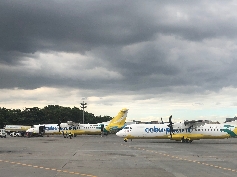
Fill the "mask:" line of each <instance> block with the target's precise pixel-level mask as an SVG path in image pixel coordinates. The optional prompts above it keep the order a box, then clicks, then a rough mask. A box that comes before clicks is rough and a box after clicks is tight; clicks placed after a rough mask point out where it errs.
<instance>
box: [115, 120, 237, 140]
mask: <svg viewBox="0 0 237 177" xmlns="http://www.w3.org/2000/svg"><path fill="white" fill-rule="evenodd" d="M171 118H172V116H170V118H169V123H164V124H132V125H127V126H126V127H124V128H123V129H122V130H120V131H119V132H117V133H116V135H117V136H119V137H123V138H124V141H125V142H127V140H128V139H131V140H132V139H170V140H176V141H181V142H185V143H191V142H192V141H193V140H200V139H225V138H230V137H236V136H237V125H233V124H228V123H224V124H206V123H205V122H203V121H202V120H198V121H195V120H194V121H184V122H180V123H173V122H172V121H171Z"/></svg>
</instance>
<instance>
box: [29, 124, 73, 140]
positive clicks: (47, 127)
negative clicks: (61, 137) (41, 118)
mask: <svg viewBox="0 0 237 177" xmlns="http://www.w3.org/2000/svg"><path fill="white" fill-rule="evenodd" d="M70 126H72V124H71V121H68V123H60V124H39V125H33V127H31V128H29V129H28V130H26V134H27V136H28V137H29V136H35V135H39V136H43V135H44V134H61V132H60V130H61V129H64V128H69V127H70Z"/></svg>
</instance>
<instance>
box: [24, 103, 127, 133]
mask: <svg viewBox="0 0 237 177" xmlns="http://www.w3.org/2000/svg"><path fill="white" fill-rule="evenodd" d="M127 113H128V109H126V108H123V109H122V110H120V111H119V113H118V115H117V116H115V117H114V118H113V119H112V120H111V121H109V122H106V123H98V124H78V123H73V122H71V121H68V122H67V123H59V124H40V125H34V126H33V127H32V128H30V129H28V130H27V131H26V133H27V134H28V136H32V135H43V134H63V135H68V134H69V133H70V134H72V136H76V135H81V134H90V135H97V134H101V133H102V132H103V133H104V134H108V133H109V132H112V131H119V130H121V129H122V128H124V125H125V121H126V118H127Z"/></svg>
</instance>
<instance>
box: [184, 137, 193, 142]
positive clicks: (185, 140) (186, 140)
mask: <svg viewBox="0 0 237 177" xmlns="http://www.w3.org/2000/svg"><path fill="white" fill-rule="evenodd" d="M181 142H182V143H192V142H193V140H190V139H187V138H186V139H184V138H182V139H181Z"/></svg>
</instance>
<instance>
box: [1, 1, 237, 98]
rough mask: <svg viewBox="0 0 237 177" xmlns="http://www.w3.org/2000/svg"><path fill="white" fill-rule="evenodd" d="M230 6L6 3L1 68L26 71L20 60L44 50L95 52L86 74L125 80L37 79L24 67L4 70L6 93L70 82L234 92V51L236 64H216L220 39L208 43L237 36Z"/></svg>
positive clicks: (89, 85) (210, 3)
mask: <svg viewBox="0 0 237 177" xmlns="http://www.w3.org/2000/svg"><path fill="white" fill-rule="evenodd" d="M231 3H232V2H230V4H226V2H223V1H208V2H207V1H198V2H196V1H178V2H173V1H148V2H145V1H118V2H117V1H2V2H1V3H0V18H1V25H0V39H1V40H0V63H2V64H4V65H11V66H17V67H18V68H21V67H22V63H21V62H20V61H22V60H27V57H29V56H30V57H33V58H34V59H35V60H40V59H39V57H38V56H35V55H38V54H39V53H51V52H66V53H67V52H69V53H70V52H71V53H81V54H83V55H88V53H89V54H90V56H93V57H94V58H95V60H98V61H96V62H95V60H94V62H93V63H87V65H85V67H84V68H85V69H92V70H93V68H95V67H96V66H101V67H104V68H106V69H107V70H110V71H115V72H117V73H119V74H121V77H122V78H120V79H113V78H110V79H107V80H105V79H98V78H94V79H93V78H90V79H89V80H88V82H87V81H86V80H83V79H81V78H80V77H78V78H76V79H75V78H70V77H69V76H67V74H68V73H67V72H62V73H61V75H60V74H58V73H57V74H55V75H47V74H45V73H46V72H47V71H45V70H39V71H37V72H36V73H34V74H31V73H30V72H28V71H27V70H24V69H22V70H20V69H19V70H13V71H12V70H1V78H0V81H1V83H2V84H1V88H12V87H21V88H27V89H32V88H38V87H41V86H49V87H57V86H59V87H62V86H65V85H66V86H68V87H74V88H88V89H95V88H97V89H106V90H111V89H114V88H116V89H114V90H116V91H115V92H122V91H124V89H126V90H128V91H135V90H136V91H139V90H142V91H143V90H146V89H151V90H152V91H153V92H154V91H156V92H157V93H159V92H164V91H176V92H178V91H179V87H183V86H185V87H186V88H187V90H180V92H195V91H198V92H201V91H205V90H206V89H208V90H209V89H210V90H218V89H221V88H222V87H224V86H234V87H235V86H236V84H235V83H233V82H232V80H233V79H234V78H235V76H236V74H235V72H233V71H234V69H235V68H236V61H235V58H236V53H234V52H233V51H232V52H231V54H230V57H231V58H233V60H232V61H230V62H229V63H223V62H221V61H222V60H225V58H222V59H220V60H221V61H217V62H215V60H213V57H216V55H212V53H211V52H210V51H209V48H212V49H213V48H215V47H216V46H215V41H213V43H211V44H206V43H205V42H206V41H207V40H212V39H216V40H219V41H220V40H226V41H228V40H230V41H232V40H233V39H236V29H237V28H236V23H235V21H236V20H237V15H236V14H235V8H233V5H232V4H231ZM234 43H235V42H234ZM192 45H193V47H192ZM202 46H205V47H204V49H203V48H202ZM219 48H221V46H217V48H216V50H219ZM173 50H174V51H175V50H178V52H176V53H175V52H174V55H175V57H173V56H172V55H171V53H172V51H173ZM195 50H197V51H198V50H199V51H200V52H195ZM223 52H226V51H223ZM176 55H177V57H176ZM170 58H171V59H170ZM173 58H175V59H173ZM78 62H80V61H78ZM216 63H217V64H216ZM45 65H46V63H45ZM75 67H77V65H76V66H75ZM70 69H71V68H68V70H70ZM64 75H65V76H64ZM226 78H228V79H226ZM125 85H126V88H125ZM152 88H155V89H152ZM193 88H195V89H193Z"/></svg>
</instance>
